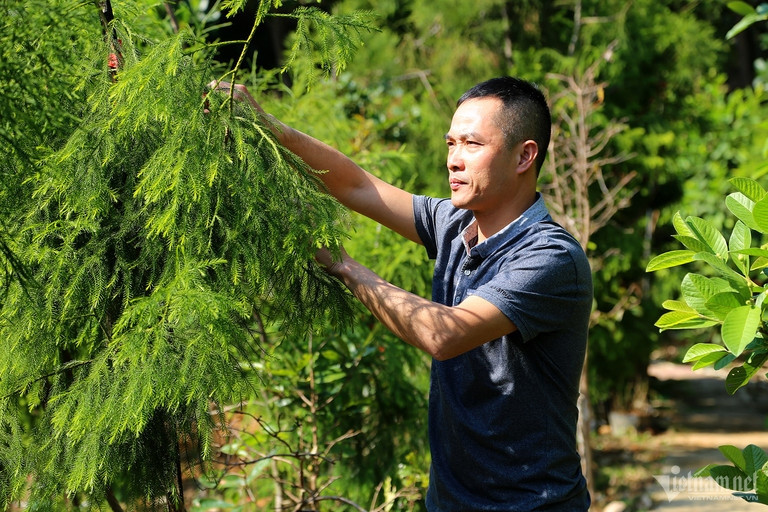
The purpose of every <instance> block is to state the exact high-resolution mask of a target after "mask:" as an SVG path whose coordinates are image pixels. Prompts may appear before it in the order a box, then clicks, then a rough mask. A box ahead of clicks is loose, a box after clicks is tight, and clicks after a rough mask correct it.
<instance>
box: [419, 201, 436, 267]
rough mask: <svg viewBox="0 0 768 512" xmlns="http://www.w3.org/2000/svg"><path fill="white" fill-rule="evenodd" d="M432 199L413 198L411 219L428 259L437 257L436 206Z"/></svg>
mask: <svg viewBox="0 0 768 512" xmlns="http://www.w3.org/2000/svg"><path fill="white" fill-rule="evenodd" d="M439 203H440V201H439V200H436V199H434V198H432V197H427V196H419V195H414V196H413V217H414V219H415V220H416V232H417V233H418V234H419V238H421V243H422V244H424V248H425V249H426V250H427V256H429V259H432V260H433V259H435V258H436V257H437V213H436V212H437V205H438V204H439Z"/></svg>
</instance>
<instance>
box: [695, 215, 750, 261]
mask: <svg viewBox="0 0 768 512" xmlns="http://www.w3.org/2000/svg"><path fill="white" fill-rule="evenodd" d="M755 206H757V205H755ZM686 223H687V224H688V225H689V226H690V227H691V230H693V232H694V236H695V237H696V238H698V239H699V240H700V241H702V242H704V243H705V244H706V245H707V247H709V249H710V250H711V251H712V252H713V253H714V254H717V255H718V256H719V257H721V258H726V257H728V244H727V243H726V242H725V237H724V236H723V235H722V234H721V233H720V232H719V231H718V230H717V228H715V226H714V225H713V224H712V223H711V222H709V221H708V220H705V219H702V218H701V217H688V218H687V219H686Z"/></svg>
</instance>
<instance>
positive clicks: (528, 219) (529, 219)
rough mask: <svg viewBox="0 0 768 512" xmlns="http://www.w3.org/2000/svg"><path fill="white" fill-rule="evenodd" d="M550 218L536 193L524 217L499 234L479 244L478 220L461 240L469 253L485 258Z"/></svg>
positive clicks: (541, 198)
mask: <svg viewBox="0 0 768 512" xmlns="http://www.w3.org/2000/svg"><path fill="white" fill-rule="evenodd" d="M548 217H549V210H547V206H546V205H545V204H544V198H543V197H542V196H541V194H540V193H539V192H536V201H534V203H533V204H532V205H531V206H530V207H529V208H528V209H527V210H525V211H524V212H523V214H522V215H520V216H519V217H518V218H516V219H515V220H513V221H512V222H510V223H509V224H507V225H506V226H504V228H502V230H501V231H499V232H498V233H495V234H494V235H493V236H491V237H489V238H487V239H485V240H484V241H483V242H481V243H479V244H478V243H477V220H476V219H473V220H472V222H471V223H470V224H469V226H467V227H466V228H465V229H464V231H463V232H462V233H461V238H462V241H463V242H464V247H465V249H466V250H467V253H472V252H474V253H475V254H476V255H478V256H481V257H483V258H485V257H486V256H488V255H489V254H492V253H493V252H494V251H495V250H496V249H498V248H499V247H500V246H501V245H502V244H504V243H505V242H506V241H508V240H510V239H511V238H513V237H515V236H517V235H518V234H519V233H520V232H522V231H523V230H525V229H527V228H528V227H529V226H530V225H532V224H535V223H537V222H541V221H542V220H545V219H546V218H548Z"/></svg>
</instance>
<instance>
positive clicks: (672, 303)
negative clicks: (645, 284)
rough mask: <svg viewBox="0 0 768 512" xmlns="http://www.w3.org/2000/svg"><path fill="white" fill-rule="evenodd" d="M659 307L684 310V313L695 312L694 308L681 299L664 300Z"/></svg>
mask: <svg viewBox="0 0 768 512" xmlns="http://www.w3.org/2000/svg"><path fill="white" fill-rule="evenodd" d="M661 307H663V308H664V309H668V310H670V311H684V312H686V313H696V310H695V309H693V308H692V307H691V306H689V305H688V304H686V303H685V302H683V301H681V300H665V301H664V302H662V303H661Z"/></svg>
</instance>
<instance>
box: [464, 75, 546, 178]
mask: <svg viewBox="0 0 768 512" xmlns="http://www.w3.org/2000/svg"><path fill="white" fill-rule="evenodd" d="M479 98H498V99H500V100H501V102H502V105H503V107H502V109H501V112H500V113H499V115H498V116H497V119H496V122H497V123H498V124H499V127H500V128H501V131H502V132H503V133H504V138H505V139H506V142H507V146H508V147H510V148H511V147H513V146H515V144H518V143H520V142H522V141H524V140H529V139H530V140H533V141H535V142H536V144H537V145H538V146H539V154H538V156H537V157H536V172H537V173H538V171H539V170H540V169H541V166H542V165H543V164H544V159H545V158H546V157H547V149H548V147H549V139H550V136H551V133H552V116H551V114H550V112H549V105H548V104H547V100H546V98H545V97H544V94H543V93H542V92H541V90H540V89H539V88H538V87H537V86H536V85H535V84H533V83H531V82H527V81H525V80H522V79H520V78H515V77H511V76H503V77H498V78H491V79H490V80H486V81H485V82H481V83H479V84H477V85H475V86H474V87H472V88H471V89H469V90H468V91H467V92H465V93H464V94H463V95H462V96H461V98H459V101H458V102H457V103H456V106H457V107H458V106H459V105H461V104H462V103H464V102H465V101H467V100H471V99H479Z"/></svg>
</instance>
